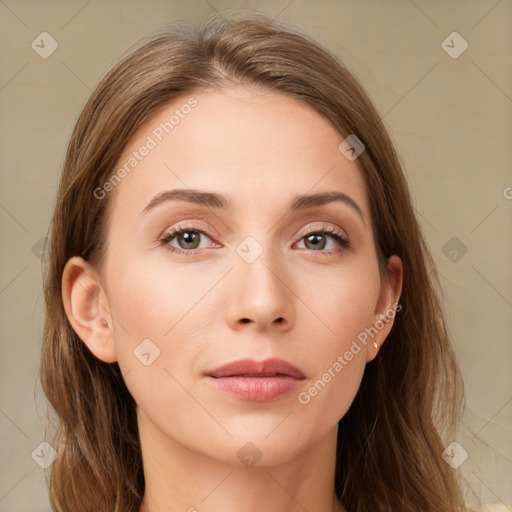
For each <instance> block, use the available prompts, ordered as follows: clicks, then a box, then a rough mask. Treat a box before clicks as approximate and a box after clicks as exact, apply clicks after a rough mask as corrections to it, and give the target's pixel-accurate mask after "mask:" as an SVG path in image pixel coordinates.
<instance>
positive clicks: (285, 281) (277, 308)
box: [226, 251, 296, 331]
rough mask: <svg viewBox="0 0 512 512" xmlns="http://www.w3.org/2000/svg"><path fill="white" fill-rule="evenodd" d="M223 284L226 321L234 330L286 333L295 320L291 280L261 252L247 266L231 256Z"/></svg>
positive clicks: (266, 252)
mask: <svg viewBox="0 0 512 512" xmlns="http://www.w3.org/2000/svg"><path fill="white" fill-rule="evenodd" d="M234 267H235V268H234V269H233V271H232V272H230V280H229V283H227V295H228V297H229V298H228V304H227V309H226V317H227V318H226V320H227V323H228V324H229V326H230V327H231V328H232V329H234V330H239V329H241V328H244V325H245V324H251V325H253V328H254V329H256V330H258V331H264V330H268V329H279V330H280V331H283V330H288V329H290V328H291V326H292V325H293V322H294V320H295V317H294V315H295V305H294V304H295V300H296V298H295V295H294V294H293V292H292V290H293V285H292V282H291V281H292V276H291V273H290V272H289V270H288V271H287V269H286V267H285V265H284V263H283V262H282V261H281V262H278V261H277V259H276V258H273V256H272V254H271V251H264V252H263V253H262V254H261V255H260V256H259V257H258V258H257V259H256V260H255V261H253V262H252V263H248V262H247V261H245V260H244V259H243V258H240V257H239V256H238V255H235V259H234Z"/></svg>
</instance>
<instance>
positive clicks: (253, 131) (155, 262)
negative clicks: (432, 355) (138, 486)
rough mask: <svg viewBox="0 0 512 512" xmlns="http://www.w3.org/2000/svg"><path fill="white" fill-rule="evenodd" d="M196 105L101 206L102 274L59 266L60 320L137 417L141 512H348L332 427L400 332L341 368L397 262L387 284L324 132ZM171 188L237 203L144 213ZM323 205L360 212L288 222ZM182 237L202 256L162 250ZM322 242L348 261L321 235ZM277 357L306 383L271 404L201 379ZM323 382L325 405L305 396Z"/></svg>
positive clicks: (256, 94) (228, 104) (267, 100)
mask: <svg viewBox="0 0 512 512" xmlns="http://www.w3.org/2000/svg"><path fill="white" fill-rule="evenodd" d="M191 96H193V97H194V98H195V99H196V100H197V106H195V107H194V108H193V109H191V110H190V112H189V113H188V114H187V115H185V116H183V117H182V118H180V120H179V123H177V124H176V126H174V128H173V129H172V131H170V132H169V133H168V134H165V135H164V136H163V137H162V140H157V144H156V147H154V148H152V149H151V150H150V151H149V152H148V154H147V155H146V156H144V157H143V158H142V159H141V160H140V162H138V163H137V165H136V167H135V168H134V169H133V170H132V171H131V172H130V173H129V174H128V175H127V176H126V177H125V178H124V179H123V180H122V181H121V183H119V184H117V185H116V186H115V188H114V190H112V191H110V192H109V194H110V195H109V196H108V197H107V198H104V199H101V200H108V201H113V202H112V204H111V207H112V208H111V209H110V212H109V230H108V241H109V245H108V248H107V256H106V260H105V263H104V266H103V267H102V268H100V269H94V268H92V267H91V266H90V265H88V264H87V263H86V262H85V261H84V260H82V259H81V258H79V257H74V258H72V259H70V260H69V262H68V263H67V265H66V269H65V274H64V279H63V286H62V289H63V296H64V303H65V308H66V313H67V315H68V318H69V320H70V322H71V324H72V326H73V328H74V330H75V331H76V332H77V334H78V335H79V336H80V338H81V339H82V340H83V342H84V343H85V344H86V345H87V347H88V348H89V349H90V351H91V352H92V353H93V354H94V355H95V356H96V357H97V358H99V359H101V360H102V361H106V362H115V361H117V362H118V363H119V365H120V368H121V370H122V372H123V375H124V379H125V382H126V385H127V386H128V389H129V390H130V392H131V394H132V395H133V397H134V398H135V400H136V402H137V413H138V425H139V432H140V437H141V446H142V454H143V462H144V474H145V479H146V491H145V496H144V500H143V503H142V507H141V509H140V512H164V511H165V512H174V511H181V512H184V511H189V512H194V511H199V512H203V511H204V512H208V511H210V512H211V511H218V510H223V511H224V512H232V511H240V510H243V511H244V512H254V511H260V510H262V508H263V509H264V510H265V511H266V512H283V511H288V512H299V511H300V512H304V510H308V511H315V512H345V509H344V508H343V506H342V505H341V504H340V503H339V502H338V500H337V499H336V497H335V494H334V469H335V462H336V461H335V452H336V435H337V427H338V421H339V420H340V419H341V418H342V417H343V416H344V414H345V413H346V411H347V410H348V408H349V406H350V405H351V403H352V401H353V399H354V397H355V395H356V393H357V390H358V388H359V386H360V383H361V379H362V376H363V372H364V368H365V365H366V363H367V362H369V361H371V360H372V359H373V358H375V357H376V356H377V354H378V350H379V349H380V347H381V346H382V343H384V341H385V339H386V336H387V335H388V333H389V331H390V329H391V327H392V325H393V319H392V318H391V319H390V318H389V315H388V316H387V317H386V318H387V319H386V321H385V322H383V323H382V322H381V325H382V324H383V327H382V328H381V329H380V330H379V332H378V334H377V335H375V336H374V337H373V338H371V339H369V341H368V343H366V344H363V343H359V345H358V346H359V351H358V352H355V350H352V354H353V355H352V356H351V357H350V358H349V359H348V357H345V356H344V354H346V353H347V351H350V350H351V347H354V345H353V341H354V340H355V339H357V336H358V334H359V333H361V332H362V331H364V329H365V328H368V327H370V326H372V325H375V323H376V322H377V321H379V320H380V319H382V318H383V316H385V315H386V313H387V312H389V311H390V310H393V304H396V302H397V301H398V299H399V296H400V291H401V285H402V264H401V261H400V259H399V258H398V257H397V256H392V257H391V258H390V259H389V261H388V269H389V278H388V279H385V278H381V276H380V274H379V271H378V266H377V258H376V253H375V247H374V240H373V235H372V230H371V217H370V209H369V200H370V199H369V198H368V197H367V192H366V187H365V183H364V179H363V176H362V173H361V170H360V168H359V166H358V163H357V160H355V161H350V160H349V159H347V158H346V157H345V156H344V155H343V154H342V153H341V152H340V151H339V149H338V145H339V144H340V142H341V141H342V140H343V138H344V137H343V136H341V135H340V134H339V133H337V131H336V130H335V129H334V128H333V127H332V126H331V125H330V124H329V123H328V122H327V121H326V120H325V119H324V118H322V117H321V116H320V115H318V114H317V113H316V112H314V111H313V110H312V109H310V108H309V107H307V106H305V105H303V104H302V103H300V102H298V101H296V100H293V99H291V98H288V97H287V96H284V95H281V94H280V93H273V92H262V91H256V90H254V89H247V88H242V87H231V88H228V89H223V90H221V91H213V90H208V91H203V92H198V93H196V94H193V95H191ZM187 98H188V97H185V98H181V99H180V100H179V101H178V100H177V101H176V102H174V103H173V104H172V105H169V106H167V107H166V108H165V109H163V110H162V111H160V112H159V113H158V114H157V115H156V116H155V117H153V118H152V119H150V120H149V121H148V122H146V123H145V125H144V126H143V127H142V128H141V129H140V130H139V132H138V133H137V134H136V135H135V137H134V138H133V139H132V140H131V142H130V143H129V144H128V146H127V147H126V149H125V151H124V154H123V156H122V157H121V159H120V160H119V162H118V166H119V167H120V166H122V165H123V164H124V162H126V161H127V160H128V158H130V155H132V152H133V151H138V150H139V148H141V146H143V145H144V144H145V143H146V142H147V141H148V139H147V137H148V135H150V136H152V138H153V139H155V140H156V137H155V135H154V132H153V130H154V129H155V127H158V126H159V124H160V123H162V122H164V121H166V120H169V118H170V116H171V115H172V113H173V111H174V110H175V109H176V108H179V107H180V105H183V104H184V103H185V102H186V100H187ZM152 134H153V135H152ZM116 168H117V167H116ZM177 188H180V189H198V190H201V191H209V192H215V193H219V194H223V195H225V196H227V197H228V199H229V201H230V203H231V204H230V205H229V206H230V207H229V208H227V209H222V208H216V207H213V206H211V205H210V206H208V207H207V206H204V205H198V204H192V203H190V202H187V201H184V200H169V201H163V202H161V203H160V204H158V205H157V206H155V207H154V208H151V209H150V210H148V211H146V212H145V213H142V212H143V210H144V209H145V208H146V206H147V205H148V203H149V202H150V201H151V200H152V198H154V197H155V196H156V195H157V194H159V193H160V192H162V191H165V190H172V189H177ZM332 191H337V192H342V193H344V194H346V195H347V196H349V197H350V198H351V199H352V201H353V202H354V203H355V204H356V205H357V207H358V208H359V210H360V211H359V212H358V211H357V207H354V206H353V205H351V204H349V202H347V201H334V202H330V203H328V204H324V205H320V206H315V207H313V208H307V209H303V210H297V211H290V209H289V207H290V204H291V201H292V199H293V198H294V197H295V196H297V195H300V194H316V193H320V192H332ZM176 226H179V227H180V229H181V228H184V227H185V228H186V229H184V231H186V232H188V233H190V234H192V235H195V238H194V239H195V240H197V241H198V243H197V246H194V247H197V248H194V249H190V247H191V245H186V242H185V238H184V237H183V236H181V237H180V236H178V235H176V236H174V238H172V239H169V238H167V239H166V240H167V242H166V245H163V244H161V243H160V240H161V239H162V238H163V237H164V235H165V234H166V233H169V232H170V231H171V229H172V228H174V227H176ZM332 228H334V229H335V230H337V231H339V232H341V234H342V235H343V236H344V237H345V238H348V240H349V242H350V247H345V246H343V245H342V244H341V243H340V242H339V241H338V240H337V239H336V238H335V237H333V236H332V234H331V233H323V234H322V233H319V232H323V231H324V230H325V229H332ZM198 230H200V231H204V232H205V233H206V234H200V233H198ZM314 233H316V234H317V237H318V238H317V239H316V240H314V239H312V238H311V237H310V236H309V235H311V234H314ZM246 237H252V238H250V239H247V238H246ZM186 240H187V241H188V242H189V243H190V240H192V238H191V237H190V235H189V238H187V239H186ZM169 247H171V248H173V249H176V250H181V251H182V253H179V252H171V251H170V250H169ZM237 248H238V251H237ZM241 249H242V250H241ZM185 252H189V254H185ZM190 253H192V254H190ZM247 255H257V257H256V258H255V259H254V260H253V261H250V262H249V261H248V258H247ZM148 339H149V340H151V341H149V342H148V341H146V342H145V343H146V345H144V346H143V347H144V350H142V353H144V354H146V355H144V356H143V357H142V358H141V357H140V356H141V350H139V352H137V350H138V347H140V344H141V342H143V340H148ZM374 341H375V342H376V343H377V345H378V347H379V348H378V349H376V348H375V347H374V345H373V343H374ZM134 351H135V353H136V354H137V353H138V354H139V357H137V356H136V355H135V354H134ZM158 351H159V352H158ZM157 353H158V355H157V356H156V354H157ZM147 354H149V355H147ZM155 356H156V357H155ZM339 356H343V357H345V358H344V359H343V360H344V364H343V365H342V370H338V371H336V370H333V367H334V366H333V365H334V363H335V362H336V361H339V359H338V357H339ZM271 357H278V358H281V359H284V360H286V361H288V362H290V363H292V364H293V365H294V366H295V367H297V368H299V369H300V370H301V371H302V373H303V374H304V376H305V379H304V380H302V381H301V382H300V384H299V387H298V388H297V389H295V390H294V391H293V392H291V393H288V394H285V395H284V396H280V397H279V398H278V399H276V400H270V401H259V402H256V401H251V400H244V399H241V398H239V397H238V398H237V397H234V396H231V395H227V394H226V393H224V392H222V391H219V390H218V389H216V388H215V387H213V386H212V385H211V384H210V382H209V380H208V378H207V377H206V376H205V373H206V372H208V371H209V370H212V369H214V368H216V367H219V366H221V365H224V364H226V363H229V362H232V361H235V360H239V359H243V358H251V359H255V360H258V361H260V360H264V359H267V358H271ZM141 359H142V360H141ZM144 360H145V362H146V363H148V362H149V361H148V360H151V362H150V364H147V365H146V364H144ZM345 363H346V364H345ZM338 368H339V366H338ZM329 369H330V373H329ZM326 372H327V373H329V375H330V378H328V377H325V374H326ZM319 379H322V380H323V382H324V383H325V386H324V387H322V388H321V391H318V390H317V392H316V393H315V391H314V390H313V391H309V390H311V389H312V387H314V384H315V382H317V381H318V380H319ZM300 393H302V395H300V396H302V397H303V398H302V401H301V400H299V394H300ZM248 443H250V444H248ZM244 447H245V448H244ZM241 449H245V452H244V451H242V452H240V450H241ZM247 451H248V452H249V455H251V457H250V460H251V461H253V462H254V461H256V462H255V463H248V462H247V458H246V459H244V458H243V454H247Z"/></svg>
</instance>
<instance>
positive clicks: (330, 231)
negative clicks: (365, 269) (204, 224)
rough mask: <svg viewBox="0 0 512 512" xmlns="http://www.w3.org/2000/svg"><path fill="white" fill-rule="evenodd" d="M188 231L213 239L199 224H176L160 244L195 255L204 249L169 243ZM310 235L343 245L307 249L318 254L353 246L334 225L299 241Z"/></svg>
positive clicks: (322, 228) (309, 232) (308, 233)
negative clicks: (328, 237)
mask: <svg viewBox="0 0 512 512" xmlns="http://www.w3.org/2000/svg"><path fill="white" fill-rule="evenodd" d="M187 231H188V232H197V233H201V234H203V235H205V236H207V237H208V238H210V239H211V237H210V236H209V235H208V233H206V232H205V231H204V230H202V229H200V228H199V227H197V226H193V225H189V226H176V227H175V228H173V229H172V230H171V231H169V232H167V233H165V235H164V236H163V237H162V238H160V243H159V244H160V246H163V247H165V249H167V250H168V251H170V252H172V253H178V254H187V255H189V256H193V255H195V254H197V253H198V252H200V251H201V250H203V249H190V250H184V249H177V248H176V247H172V246H171V245H169V242H170V241H171V240H172V239H173V238H174V237H175V236H176V235H179V234H181V233H185V232H187ZM310 235H329V236H331V237H332V238H334V239H335V240H336V241H337V242H338V243H339V244H340V245H341V248H338V249H334V250H333V249H331V250H327V251H325V250H319V251H315V250H312V249H306V250H309V251H310V252H313V253H318V254H321V255H323V256H329V255H332V254H333V253H338V252H341V251H343V250H344V249H350V248H351V247H352V244H351V243H350V241H349V240H348V238H347V237H346V236H345V235H344V234H343V233H342V232H341V231H339V230H337V229H335V228H332V227H328V226H322V227H321V228H320V229H318V230H313V231H308V232H306V233H303V234H302V233H301V236H300V238H299V241H301V240H302V239H304V238H306V237H307V236H310Z"/></svg>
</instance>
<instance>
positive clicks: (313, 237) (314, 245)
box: [307, 234, 325, 249]
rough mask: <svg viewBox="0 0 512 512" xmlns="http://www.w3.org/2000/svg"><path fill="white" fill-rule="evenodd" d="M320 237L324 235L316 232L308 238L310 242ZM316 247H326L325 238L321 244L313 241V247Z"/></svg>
mask: <svg viewBox="0 0 512 512" xmlns="http://www.w3.org/2000/svg"><path fill="white" fill-rule="evenodd" d="M319 237H323V235H314V234H313V235H309V236H308V237H307V240H308V242H310V241H312V240H314V239H318V238H319ZM314 247H320V248H321V249H323V248H324V247H325V238H324V240H323V244H322V241H320V245H319V244H315V243H313V248H314Z"/></svg>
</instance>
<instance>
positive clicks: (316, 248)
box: [300, 226, 351, 254]
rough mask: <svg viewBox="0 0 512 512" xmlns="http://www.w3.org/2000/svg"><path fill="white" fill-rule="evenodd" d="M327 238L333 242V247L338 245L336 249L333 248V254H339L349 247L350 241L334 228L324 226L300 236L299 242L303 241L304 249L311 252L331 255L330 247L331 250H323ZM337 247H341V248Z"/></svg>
mask: <svg viewBox="0 0 512 512" xmlns="http://www.w3.org/2000/svg"><path fill="white" fill-rule="evenodd" d="M329 238H331V239H333V240H334V241H335V245H336V244H337V245H338V249H336V248H334V252H339V251H341V250H343V249H349V248H350V247H351V244H350V241H349V240H348V238H347V236H346V235H345V234H344V233H343V232H342V231H339V230H338V229H336V228H331V227H324V226H322V227H321V228H320V229H319V230H316V231H310V232H309V233H306V234H304V235H302V238H301V239H300V242H301V241H303V240H305V245H306V249H308V250H311V251H313V252H320V253H327V254H331V253H332V247H331V248H330V249H331V250H327V251H324V250H323V249H325V247H326V245H327V241H326V240H327V239H329ZM339 246H341V248H340V247H339Z"/></svg>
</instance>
